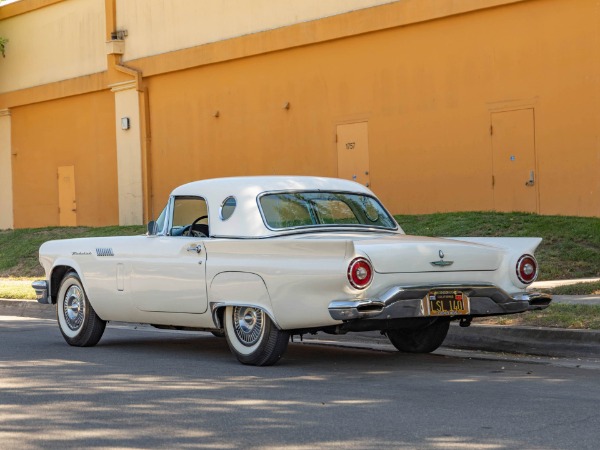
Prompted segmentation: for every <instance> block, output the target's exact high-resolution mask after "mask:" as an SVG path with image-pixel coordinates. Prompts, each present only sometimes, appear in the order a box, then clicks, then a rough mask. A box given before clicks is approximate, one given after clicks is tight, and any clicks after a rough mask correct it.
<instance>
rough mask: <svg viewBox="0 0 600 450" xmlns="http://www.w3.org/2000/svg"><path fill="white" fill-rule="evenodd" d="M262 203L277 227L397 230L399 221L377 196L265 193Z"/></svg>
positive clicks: (267, 220) (267, 217) (271, 225)
mask: <svg viewBox="0 0 600 450" xmlns="http://www.w3.org/2000/svg"><path fill="white" fill-rule="evenodd" d="M259 201H260V206H261V210H262V214H263V218H264V221H265V223H266V225H267V227H269V228H271V229H275V230H281V229H287V228H299V227H314V226H351V227H355V226H359V227H363V226H364V227H376V228H386V229H390V230H395V229H396V228H397V225H396V222H395V221H394V219H392V217H391V216H390V215H389V214H388V212H387V211H386V210H385V209H384V208H383V206H381V203H379V201H378V200H377V199H375V198H374V197H370V196H368V195H363V194H349V193H340V192H293V193H289V192H281V193H273V194H264V195H262V196H261V197H260V200H259Z"/></svg>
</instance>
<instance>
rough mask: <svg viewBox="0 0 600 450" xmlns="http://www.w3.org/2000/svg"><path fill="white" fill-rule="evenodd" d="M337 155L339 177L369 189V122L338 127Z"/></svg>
mask: <svg viewBox="0 0 600 450" xmlns="http://www.w3.org/2000/svg"><path fill="white" fill-rule="evenodd" d="M337 153H338V177H339V178H344V179H347V180H353V181H356V182H357V183H361V184H363V185H365V186H367V187H369V186H370V184H371V183H370V177H369V132H368V122H358V123H349V124H345V125H338V126H337Z"/></svg>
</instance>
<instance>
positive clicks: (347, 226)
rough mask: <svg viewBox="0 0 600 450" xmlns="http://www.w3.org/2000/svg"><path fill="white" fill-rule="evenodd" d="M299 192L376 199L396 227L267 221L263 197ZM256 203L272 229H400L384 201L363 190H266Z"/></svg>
mask: <svg viewBox="0 0 600 450" xmlns="http://www.w3.org/2000/svg"><path fill="white" fill-rule="evenodd" d="M298 193H316V194H319V193H331V194H349V195H362V196H364V197H369V198H370V199H372V200H374V201H375V202H376V203H377V204H378V205H379V206H380V207H381V209H382V210H383V212H385V213H386V214H387V215H388V218H390V219H391V220H392V223H393V224H394V225H395V226H394V228H388V227H381V226H376V225H363V224H351V225H332V224H318V225H300V226H296V227H285V228H273V227H271V226H269V223H268V222H267V219H266V217H265V213H264V211H263V209H262V205H261V203H260V199H261V198H262V197H264V196H265V195H271V194H298ZM256 203H257V206H258V210H259V211H260V216H261V218H262V221H263V224H264V226H265V227H266V228H267V229H268V230H270V231H289V230H292V231H293V230H307V229H308V230H324V229H339V230H357V229H358V230H360V231H367V230H383V231H398V230H399V229H400V226H399V225H398V222H396V219H395V218H394V216H393V215H392V214H390V212H389V211H388V210H387V209H386V208H385V206H383V203H381V201H379V199H378V198H377V197H375V196H374V195H370V194H367V193H363V192H354V191H338V190H334V189H331V190H330V189H327V190H324V189H294V190H278V191H264V192H261V193H260V194H258V195H257V196H256Z"/></svg>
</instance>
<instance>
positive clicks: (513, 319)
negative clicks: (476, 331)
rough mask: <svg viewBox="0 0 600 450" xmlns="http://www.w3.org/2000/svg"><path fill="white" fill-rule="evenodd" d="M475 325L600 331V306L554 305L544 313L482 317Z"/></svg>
mask: <svg viewBox="0 0 600 450" xmlns="http://www.w3.org/2000/svg"><path fill="white" fill-rule="evenodd" d="M473 323H480V324H486V325H512V326H530V327H547V328H567V329H573V330H600V305H570V304H566V303H552V304H550V306H548V308H546V309H544V310H542V311H527V312H525V313H522V314H511V315H506V316H496V317H482V318H478V319H475V320H474V322H473Z"/></svg>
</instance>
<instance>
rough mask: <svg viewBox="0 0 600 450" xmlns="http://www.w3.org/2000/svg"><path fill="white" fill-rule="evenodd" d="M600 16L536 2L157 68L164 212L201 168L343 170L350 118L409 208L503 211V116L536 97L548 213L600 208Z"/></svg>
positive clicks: (541, 185)
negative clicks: (497, 138)
mask: <svg viewBox="0 0 600 450" xmlns="http://www.w3.org/2000/svg"><path fill="white" fill-rule="evenodd" d="M533 17H534V18H535V20H532V18H533ZM599 17H600V14H599V12H598V9H597V7H596V3H595V2H593V1H586V0H581V1H578V2H565V1H560V0H548V1H532V2H522V3H517V4H514V5H508V6H504V7H498V8H494V9H488V10H484V11H478V12H473V13H469V14H464V15H459V16H454V17H449V18H445V19H442V20H435V21H430V22H424V23H420V24H415V25H410V26H405V27H397V28H393V29H389V30H385V31H380V32H373V33H369V34H366V35H360V36H354V37H350V38H346V39H339V40H334V41H330V42H325V43H320V44H317V45H309V46H303V47H300V48H293V49H289V50H285V51H279V52H273V53H267V54H262V55H258V56H254V57H249V58H242V59H237V60H233V61H229V62H222V63H218V64H212V65H207V66H202V67H198V68H194V69H190V70H185V71H178V72H173V73H168V74H164V75H159V76H153V77H151V78H149V79H147V85H148V92H149V103H150V123H151V130H152V146H151V149H150V158H151V161H152V164H151V168H152V169H151V173H150V176H151V179H152V186H153V191H154V201H153V208H154V209H155V211H160V208H161V207H162V204H163V202H164V201H165V198H166V195H167V193H168V191H169V190H170V189H172V188H173V187H174V186H176V185H178V184H180V183H183V182H186V181H190V180H193V179H198V178H207V177H215V176H224V175H242V174H263V173H275V174H313V175H327V176H336V175H337V160H336V157H337V156H336V155H337V153H336V144H335V126H336V124H338V123H344V122H351V121H363V120H366V121H368V122H369V155H370V171H371V174H370V177H371V182H372V188H373V190H374V191H375V192H376V193H377V194H379V195H380V196H381V197H382V199H383V200H384V202H385V203H386V204H387V205H388V207H389V208H390V209H391V210H392V211H393V212H395V213H426V212H433V211H452V210H491V209H494V202H493V188H492V146H491V136H490V117H491V113H492V112H494V111H503V110H511V109H520V108H525V107H526V108H533V109H534V111H535V138H536V156H537V168H536V169H537V174H536V175H537V183H538V184H537V189H538V192H539V212H540V213H542V214H573V215H588V216H599V215H600V176H599V168H600V148H599V140H598V139H599V131H598V130H599V129H600V114H599V112H598V111H599V110H600V108H598V105H599V101H600V95H599V93H600V87H599V81H598V75H600V59H599V58H598V57H597V55H598V54H600V52H599V51H600V48H598V47H599V40H598V36H599V35H598V27H597V26H596V24H597V21H598V18H599ZM567 24H577V26H574V25H573V26H567ZM280 38H281V35H280ZM239 45H243V41H241V42H240V43H239ZM593 74H595V75H593ZM285 102H290V105H291V107H290V109H289V110H285V109H283V108H282V106H283V104H284V103H285ZM215 111H219V117H218V118H216V117H214V113H215ZM523 181H525V179H524V180H523Z"/></svg>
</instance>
